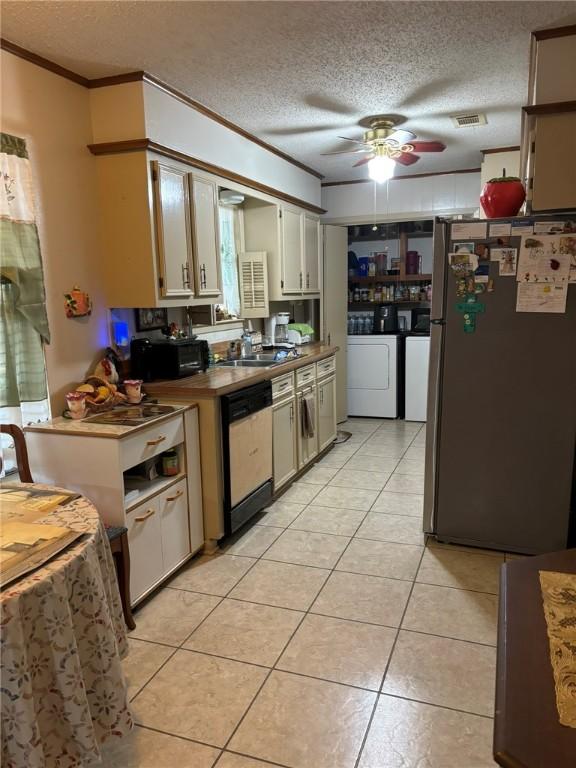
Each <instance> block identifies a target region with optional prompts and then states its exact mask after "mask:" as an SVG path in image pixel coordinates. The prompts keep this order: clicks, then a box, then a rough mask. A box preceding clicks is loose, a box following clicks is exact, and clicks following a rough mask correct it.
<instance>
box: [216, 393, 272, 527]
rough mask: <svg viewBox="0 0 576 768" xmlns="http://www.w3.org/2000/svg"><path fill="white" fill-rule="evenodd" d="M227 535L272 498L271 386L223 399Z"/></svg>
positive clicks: (223, 397)
mask: <svg viewBox="0 0 576 768" xmlns="http://www.w3.org/2000/svg"><path fill="white" fill-rule="evenodd" d="M220 408H221V413H222V454H223V462H224V466H223V469H224V532H225V534H226V536H229V535H230V534H231V533H234V532H235V531H237V530H238V528H240V527H241V526H242V525H244V523H245V522H247V521H248V520H249V519H250V518H251V517H253V516H254V515H255V514H257V513H258V512H260V511H261V510H262V509H264V507H265V506H266V504H268V502H269V501H270V499H271V498H272V384H271V383H270V382H269V381H263V382H261V383H260V384H254V385H253V386H251V387H246V388H245V389H241V390H238V391H237V392H232V393H231V394H229V395H223V396H222V397H221V398H220Z"/></svg>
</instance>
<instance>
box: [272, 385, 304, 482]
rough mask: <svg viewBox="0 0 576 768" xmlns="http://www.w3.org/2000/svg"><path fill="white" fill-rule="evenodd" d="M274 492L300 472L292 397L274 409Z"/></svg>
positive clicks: (294, 403)
mask: <svg viewBox="0 0 576 768" xmlns="http://www.w3.org/2000/svg"><path fill="white" fill-rule="evenodd" d="M272 435H273V448H272V451H273V459H274V492H276V491H277V490H278V488H281V487H282V486H283V485H284V484H285V483H287V482H288V480H290V478H292V477H294V475H295V474H296V472H297V471H298V451H297V447H296V402H295V399H294V397H290V398H289V399H287V400H284V401H283V402H280V403H277V404H275V405H274V406H273V407H272Z"/></svg>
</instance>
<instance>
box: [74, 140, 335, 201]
mask: <svg viewBox="0 0 576 768" xmlns="http://www.w3.org/2000/svg"><path fill="white" fill-rule="evenodd" d="M88 149H89V150H90V152H91V153H92V154H93V155H97V156H99V155H118V154H124V153H126V152H145V151H149V152H155V153H156V154H157V155H162V156H163V157H168V158H170V159H171V160H178V161H179V162H182V163H186V164H187V165H189V166H191V167H192V168H199V169H200V170H202V171H206V172H207V173H211V174H213V175H214V176H219V177H220V178H222V179H226V180H227V181H231V182H233V183H236V184H242V186H244V187H249V188H250V189H254V190H256V191H257V192H262V193H263V194H265V195H270V196H271V197H275V198H278V199H279V200H283V201H284V202H286V203H290V204H291V205H295V206H297V207H298V208H304V209H305V210H307V211H311V212H312V213H317V214H322V213H326V211H325V210H324V208H320V207H319V206H317V205H312V203H308V202H306V200H300V198H298V197H293V196H292V195H288V194H286V193H285V192H282V191H281V190H279V189H276V188H275V187H269V186H268V185H267V184H261V183H260V182H259V181H254V180H253V179H249V178H248V177H247V176H241V175H240V174H239V173H234V172H233V171H228V170H227V169H226V168H221V167H220V166H219V165H213V164H212V163H207V162H206V161H205V160H200V159H199V158H197V157H193V156H192V155H187V154H186V153H185V152H180V151H179V150H177V149H172V147H167V146H166V145H164V144H159V143H158V142H156V141H152V140H151V139H145V138H144V139H130V140H128V141H107V142H102V143H100V144H88Z"/></svg>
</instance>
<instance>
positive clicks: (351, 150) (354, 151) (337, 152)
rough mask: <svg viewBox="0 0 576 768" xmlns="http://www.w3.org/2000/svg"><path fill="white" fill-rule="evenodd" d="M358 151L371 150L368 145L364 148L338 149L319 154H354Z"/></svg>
mask: <svg viewBox="0 0 576 768" xmlns="http://www.w3.org/2000/svg"><path fill="white" fill-rule="evenodd" d="M359 152H372V150H371V149H370V148H369V147H366V149H340V150H337V151H336V152H321V153H320V154H321V155H322V156H324V155H356V154H358V153H359Z"/></svg>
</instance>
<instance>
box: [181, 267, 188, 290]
mask: <svg viewBox="0 0 576 768" xmlns="http://www.w3.org/2000/svg"><path fill="white" fill-rule="evenodd" d="M182 287H183V288H188V290H190V267H189V266H188V264H182Z"/></svg>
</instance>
